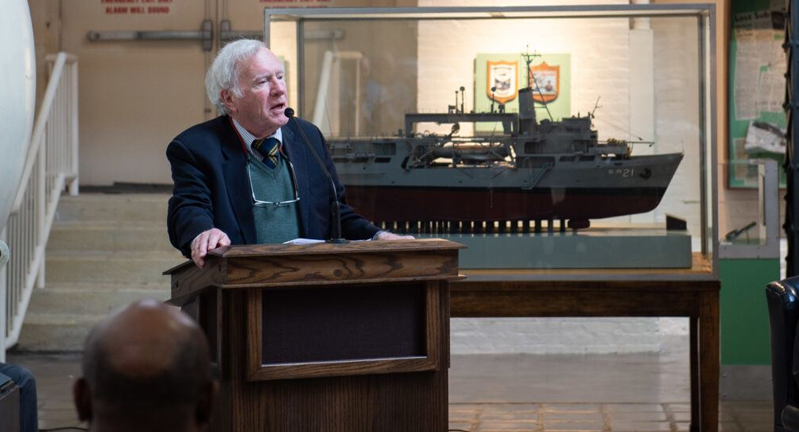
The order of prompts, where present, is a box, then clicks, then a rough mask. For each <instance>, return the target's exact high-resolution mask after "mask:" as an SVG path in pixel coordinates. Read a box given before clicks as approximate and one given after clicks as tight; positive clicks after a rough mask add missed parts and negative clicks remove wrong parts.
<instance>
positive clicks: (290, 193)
mask: <svg viewBox="0 0 799 432" xmlns="http://www.w3.org/2000/svg"><path fill="white" fill-rule="evenodd" d="M249 159H250V163H249V164H248V165H247V169H248V170H250V177H251V178H252V190H253V192H254V193H255V198H256V199H258V200H259V201H270V202H280V201H290V200H292V199H294V184H293V182H292V181H291V174H290V172H289V168H288V164H287V163H286V161H285V158H280V160H279V162H278V165H277V167H275V168H274V169H271V168H269V167H267V166H266V165H264V163H263V162H261V161H260V160H257V159H256V158H253V157H250V158H249ZM298 205H299V203H297V202H295V203H293V204H288V205H284V206H280V207H277V206H274V205H269V206H258V205H256V206H253V216H255V232H256V234H257V240H258V244H277V243H283V242H285V241H288V240H291V239H295V238H297V237H299V236H300V226H299V219H298V217H297V216H298V214H299V213H298V209H297V207H298Z"/></svg>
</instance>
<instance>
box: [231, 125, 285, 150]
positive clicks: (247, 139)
mask: <svg viewBox="0 0 799 432" xmlns="http://www.w3.org/2000/svg"><path fill="white" fill-rule="evenodd" d="M231 119H232V120H233V125H234V126H235V127H236V130H237V131H238V132H239V135H240V136H241V139H243V140H244V144H245V145H246V146H247V150H249V151H250V154H251V155H253V156H255V157H257V158H258V160H260V158H261V157H262V156H261V155H259V154H258V153H256V152H255V150H253V149H252V142H253V141H255V140H257V139H258V138H256V136H255V135H253V134H251V133H250V132H248V131H247V129H244V127H243V126H242V125H240V124H239V122H237V121H236V119H234V118H232V117H231ZM267 138H274V139H276V140H278V141H279V142H280V144H281V145H282V144H283V131H281V130H280V128H277V131H276V132H275V133H273V134H272V135H269V136H268V137H267Z"/></svg>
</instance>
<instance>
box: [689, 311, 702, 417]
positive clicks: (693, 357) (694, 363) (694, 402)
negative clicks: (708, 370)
mask: <svg viewBox="0 0 799 432" xmlns="http://www.w3.org/2000/svg"><path fill="white" fill-rule="evenodd" d="M688 323H689V324H688V328H689V332H690V339H689V342H688V344H689V345H690V349H689V354H688V364H689V365H690V369H691V372H690V373H691V426H690V431H691V432H699V425H700V424H701V422H700V419H701V418H702V416H701V414H700V409H699V408H700V406H701V402H700V397H699V346H700V345H699V337H698V333H699V332H698V330H697V326H698V325H699V318H697V317H689V318H688Z"/></svg>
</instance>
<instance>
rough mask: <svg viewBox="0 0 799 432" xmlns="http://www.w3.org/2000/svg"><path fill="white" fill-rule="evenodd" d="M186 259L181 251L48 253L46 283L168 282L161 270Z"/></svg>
mask: <svg viewBox="0 0 799 432" xmlns="http://www.w3.org/2000/svg"><path fill="white" fill-rule="evenodd" d="M184 261H185V258H183V257H182V256H181V255H180V253H179V252H177V251H173V252H168V253H167V252H54V253H48V254H47V262H46V264H45V276H46V277H45V284H46V285H50V284H54V283H70V282H71V283H134V284H135V283H168V281H169V278H168V277H167V276H163V275H162V274H161V273H163V272H164V270H167V269H169V268H172V267H174V266H176V265H178V264H180V263H182V262H184Z"/></svg>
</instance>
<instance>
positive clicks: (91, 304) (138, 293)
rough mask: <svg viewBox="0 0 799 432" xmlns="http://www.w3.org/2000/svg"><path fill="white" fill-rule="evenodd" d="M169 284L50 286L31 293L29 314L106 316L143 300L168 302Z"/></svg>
mask: <svg viewBox="0 0 799 432" xmlns="http://www.w3.org/2000/svg"><path fill="white" fill-rule="evenodd" d="M169 292H170V291H169V283H168V282H166V281H165V283H157V284H111V283H91V284H90V283H60V284H58V283H54V284H50V285H47V287H46V288H45V289H41V290H39V289H37V290H34V292H33V295H32V296H31V302H30V305H29V306H28V307H29V309H28V310H29V311H30V312H32V313H47V314H50V313H57V314H66V313H72V314H79V315H84V314H89V315H91V314H107V313H110V312H112V311H114V310H116V309H118V308H120V307H123V306H125V305H128V304H130V303H133V302H134V301H137V300H141V299H144V298H153V299H157V300H161V301H166V300H168V299H169Z"/></svg>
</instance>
